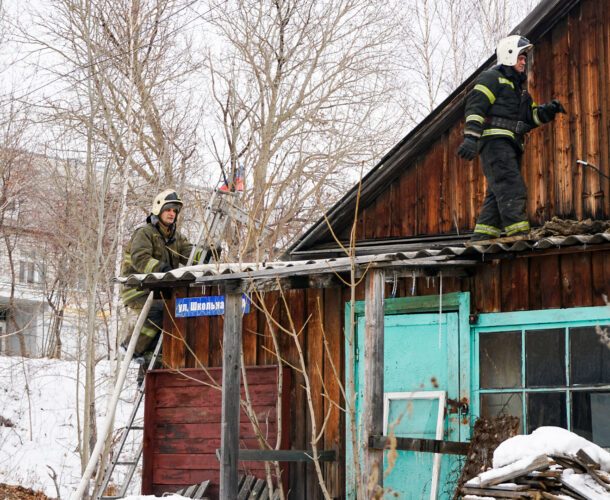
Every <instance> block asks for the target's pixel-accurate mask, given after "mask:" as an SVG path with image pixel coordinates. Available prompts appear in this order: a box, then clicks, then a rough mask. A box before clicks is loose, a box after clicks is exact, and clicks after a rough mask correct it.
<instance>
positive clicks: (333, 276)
mask: <svg viewBox="0 0 610 500" xmlns="http://www.w3.org/2000/svg"><path fill="white" fill-rule="evenodd" d="M607 244H610V233H609V232H605V233H597V234H589V235H571V236H553V237H547V238H542V239H540V240H538V241H536V242H530V241H517V242H515V243H510V244H506V243H494V244H491V245H485V246H482V245H474V246H470V247H464V246H445V247H443V248H421V249H410V248H408V246H406V247H407V248H404V247H405V246H403V250H401V249H400V247H399V245H391V244H388V245H386V246H385V247H381V248H378V250H379V251H378V252H377V253H371V254H370V255H357V256H356V257H355V258H354V267H355V270H356V274H357V275H361V274H362V272H363V271H364V270H365V269H367V268H370V267H375V268H380V267H381V268H385V269H387V271H388V275H389V276H437V275H439V274H441V273H442V274H443V275H444V276H459V275H464V274H466V269H467V268H470V267H473V266H475V265H477V264H480V263H482V262H484V261H485V260H490V259H491V258H494V259H495V258H503V257H511V256H514V255H516V254H522V253H527V252H529V253H543V252H549V251H562V250H564V249H568V247H575V246H581V247H582V249H586V248H587V246H589V245H607ZM390 249H391V251H388V250H390ZM384 250H385V252H384ZM351 267H352V261H351V259H350V258H349V257H338V258H324V259H311V260H299V261H277V262H261V263H236V262H233V263H221V264H203V265H198V266H190V267H182V268H179V269H174V270H173V271H169V272H167V273H150V274H132V275H129V276H126V277H118V278H115V279H116V280H117V281H118V282H120V283H123V284H127V285H130V286H139V287H142V288H157V287H175V286H206V285H223V286H225V287H227V286H229V287H231V288H232V289H236V288H240V289H243V290H244V291H245V290H246V289H248V288H249V287H251V286H252V285H253V284H254V283H255V282H256V283H257V285H261V284H266V286H267V287H268V288H274V287H277V286H279V282H278V280H283V279H287V278H290V279H293V282H292V283H282V286H288V287H290V288H310V287H311V288H316V287H324V286H333V283H334V284H338V282H339V281H340V280H339V277H340V276H343V277H345V275H346V274H349V273H350V270H351ZM333 280H334V281H333ZM230 282H232V285H230V284H229V283H230ZM237 283H239V284H237ZM274 283H275V285H274Z"/></svg>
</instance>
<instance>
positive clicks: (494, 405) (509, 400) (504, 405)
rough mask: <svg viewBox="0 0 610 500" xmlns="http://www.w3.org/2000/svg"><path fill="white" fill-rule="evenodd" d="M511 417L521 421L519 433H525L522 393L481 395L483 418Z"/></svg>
mask: <svg viewBox="0 0 610 500" xmlns="http://www.w3.org/2000/svg"><path fill="white" fill-rule="evenodd" d="M506 415H511V416H513V417H517V418H518V419H519V433H520V434H522V433H523V396H522V395H521V393H520V392H504V393H502V394H481V416H482V417H486V418H497V417H504V416H506Z"/></svg>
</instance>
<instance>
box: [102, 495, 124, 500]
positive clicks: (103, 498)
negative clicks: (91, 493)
mask: <svg viewBox="0 0 610 500" xmlns="http://www.w3.org/2000/svg"><path fill="white" fill-rule="evenodd" d="M115 498H123V497H119V496H108V497H106V496H103V497H100V500H112V499H115Z"/></svg>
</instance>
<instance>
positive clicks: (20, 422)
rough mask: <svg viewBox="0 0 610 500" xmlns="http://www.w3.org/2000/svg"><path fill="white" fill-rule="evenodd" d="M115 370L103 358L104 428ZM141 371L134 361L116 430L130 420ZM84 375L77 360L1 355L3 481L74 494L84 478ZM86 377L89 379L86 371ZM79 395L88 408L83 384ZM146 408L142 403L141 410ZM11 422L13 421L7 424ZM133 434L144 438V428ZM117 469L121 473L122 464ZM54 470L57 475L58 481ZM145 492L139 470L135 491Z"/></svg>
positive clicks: (99, 390) (100, 396)
mask: <svg viewBox="0 0 610 500" xmlns="http://www.w3.org/2000/svg"><path fill="white" fill-rule="evenodd" d="M111 370H112V364H111V363H110V362H100V363H99V364H98V366H97V370H96V380H97V384H96V394H97V399H96V410H97V416H98V428H101V426H102V425H103V422H104V416H105V413H106V402H107V399H108V394H109V393H110V392H111V391H112V387H111V383H110V382H111V377H110V373H111ZM136 374H137V368H136V366H135V365H134V364H133V363H132V366H131V367H130V369H129V371H128V374H127V380H126V382H125V387H124V389H123V393H122V395H121V399H120V401H119V404H118V407H117V413H116V420H115V425H114V428H115V429H120V428H121V427H123V426H124V425H125V423H126V422H127V420H128V418H129V415H130V413H131V411H132V408H133V406H132V403H133V401H134V399H135V396H136V382H135V378H136ZM78 376H79V374H78V365H77V363H75V362H70V361H61V360H51V359H23V358H17V357H2V356H0V424H1V423H2V422H3V423H4V425H0V483H6V484H10V485H20V486H24V487H27V488H32V489H34V490H39V491H42V492H44V493H45V494H46V495H47V496H49V497H53V498H55V497H57V489H59V494H60V495H61V498H63V499H67V498H70V495H71V494H72V492H73V491H74V490H75V489H76V488H77V487H78V484H79V481H80V477H81V464H80V456H79V453H78V440H77V427H78V417H77V412H76V398H77V384H76V381H77V377H78ZM80 378H81V379H84V374H83V373H82V371H81V373H80ZM78 398H79V405H80V406H81V407H82V402H83V388H82V384H81V385H80V387H79V394H78ZM143 409H144V405H141V407H140V412H142V411H143ZM9 422H10V423H11V424H12V425H13V426H7V424H8V423H9ZM132 434H133V437H134V440H135V439H136V438H137V439H141V434H140V433H137V432H134V433H132ZM117 472H119V473H120V471H119V470H118V468H117ZM138 472H139V471H138ZM52 475H56V480H55V482H54V481H53V479H52V478H51V476H52ZM114 477H116V476H114ZM118 479H119V480H120V477H119V478H118ZM55 483H57V487H56V485H55ZM139 491H140V476H139V473H136V475H135V477H134V480H133V481H132V484H131V487H130V490H129V493H131V494H137V493H139ZM130 498H141V497H137V496H136V497H130Z"/></svg>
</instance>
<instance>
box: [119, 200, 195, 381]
mask: <svg viewBox="0 0 610 500" xmlns="http://www.w3.org/2000/svg"><path fill="white" fill-rule="evenodd" d="M183 205H184V204H183V203H182V200H181V199H180V196H179V195H178V193H176V192H175V191H174V190H173V189H167V190H165V191H163V192H161V193H159V194H158V195H157V196H156V197H155V199H154V200H153V204H152V208H151V209H150V214H149V215H148V217H147V218H146V224H145V225H144V226H140V227H138V228H137V229H136V230H135V231H134V233H133V235H132V236H131V240H130V241H129V244H128V245H127V249H126V251H125V258H124V260H123V268H122V270H121V275H122V276H129V275H130V274H144V273H165V272H167V271H171V270H172V269H176V268H177V267H178V266H179V265H180V264H186V263H187V261H188V258H189V255H190V253H191V249H192V248H193V246H192V245H191V243H189V242H188V240H187V239H186V238H185V237H184V236H183V235H182V234H181V233H179V232H178V231H177V230H176V224H177V222H178V216H179V215H180V211H181V210H182V207H183ZM200 253H201V252H199V254H198V255H195V260H194V263H198V261H199V257H200ZM148 293H149V292H148V291H146V290H140V289H138V288H137V287H130V286H127V285H124V286H123V290H122V292H121V297H122V299H123V303H124V304H125V305H126V306H127V307H130V308H131V309H133V310H135V311H138V312H139V311H141V310H142V308H143V307H144V302H146V297H147V296H148ZM162 324H163V301H162V300H154V301H153V305H152V307H151V308H150V312H149V313H148V316H147V317H146V322H145V323H144V326H143V327H142V330H141V332H140V336H139V337H138V341H137V343H136V348H135V352H134V357H135V358H140V360H141V361H142V367H141V370H140V376H139V379H140V380H141V379H142V378H143V376H144V371H145V368H144V367H145V366H146V365H147V364H148V362H149V361H150V359H151V357H152V351H153V350H154V347H155V345H156V339H157V338H158V335H159V332H160V331H161V326H162ZM128 342H129V339H125V340H123V346H124V347H125V346H126V344H127V343H128Z"/></svg>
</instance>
